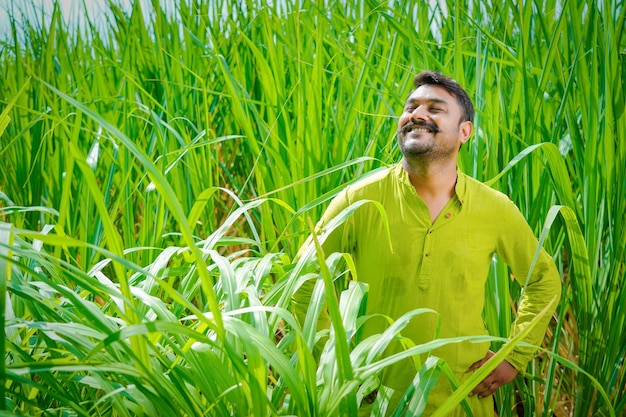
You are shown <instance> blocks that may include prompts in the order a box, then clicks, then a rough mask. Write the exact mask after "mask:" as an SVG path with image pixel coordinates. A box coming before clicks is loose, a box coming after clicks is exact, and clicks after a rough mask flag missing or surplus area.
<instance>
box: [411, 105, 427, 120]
mask: <svg viewBox="0 0 626 417" xmlns="http://www.w3.org/2000/svg"><path fill="white" fill-rule="evenodd" d="M411 120H415V121H418V120H424V121H426V120H429V115H428V111H427V110H426V107H425V106H423V105H420V106H416V107H415V109H414V110H413V111H412V112H411Z"/></svg>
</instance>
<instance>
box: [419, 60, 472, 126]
mask: <svg viewBox="0 0 626 417" xmlns="http://www.w3.org/2000/svg"><path fill="white" fill-rule="evenodd" d="M413 83H414V84H415V89H417V88H419V87H420V86H422V85H429V84H430V85H438V86H440V87H443V88H444V89H445V90H446V91H447V92H448V93H450V94H452V96H454V97H455V98H456V100H457V102H458V103H459V105H460V106H461V109H462V110H463V111H462V114H461V120H460V122H464V121H470V122H473V121H474V105H473V104H472V100H470V98H469V96H468V95H467V92H466V91H465V90H464V89H463V87H461V86H460V85H459V83H457V82H456V81H455V80H454V79H452V78H450V77H446V76H445V75H443V74H440V73H438V72H436V71H422V72H420V73H419V74H417V75H416V76H415V79H414V80H413Z"/></svg>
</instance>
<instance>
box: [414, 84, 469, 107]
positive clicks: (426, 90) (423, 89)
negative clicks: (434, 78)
mask: <svg viewBox="0 0 626 417" xmlns="http://www.w3.org/2000/svg"><path fill="white" fill-rule="evenodd" d="M417 101H420V102H437V103H443V104H448V105H456V106H457V107H458V103H457V100H456V97H454V96H453V95H452V94H450V93H449V92H448V90H446V89H445V88H443V87H441V86H439V85H435V84H425V85H421V86H419V87H418V88H416V89H415V90H413V91H412V92H411V94H409V97H408V98H407V100H406V102H407V103H413V102H417Z"/></svg>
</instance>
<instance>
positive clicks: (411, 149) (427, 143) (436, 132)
mask: <svg viewBox="0 0 626 417" xmlns="http://www.w3.org/2000/svg"><path fill="white" fill-rule="evenodd" d="M417 128H426V129H428V130H429V132H419V133H417V132H414V130H415V129H417ZM412 134H416V135H424V136H425V137H411V135H412ZM447 136H448V135H446V134H445V132H443V131H441V130H440V129H439V128H437V126H435V125H432V124H428V123H424V122H417V123H416V122H409V123H407V124H406V125H404V126H402V128H400V129H398V132H397V139H398V146H399V147H400V152H402V155H403V156H404V157H405V158H408V159H412V160H423V161H436V160H440V159H445V158H447V157H449V156H450V155H451V154H454V152H455V151H456V147H455V146H456V145H452V144H451V143H448V142H449V141H450V139H451V138H449V137H447Z"/></svg>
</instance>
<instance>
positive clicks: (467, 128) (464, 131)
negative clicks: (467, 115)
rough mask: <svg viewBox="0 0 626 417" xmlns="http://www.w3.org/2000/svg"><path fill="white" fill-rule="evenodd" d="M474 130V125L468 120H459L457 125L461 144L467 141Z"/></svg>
mask: <svg viewBox="0 0 626 417" xmlns="http://www.w3.org/2000/svg"><path fill="white" fill-rule="evenodd" d="M473 130H474V125H473V124H472V122H470V121H469V120H466V121H464V122H461V125H460V126H459V140H460V141H461V145H462V144H464V143H465V142H467V141H468V140H469V138H470V136H472V131H473Z"/></svg>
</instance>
